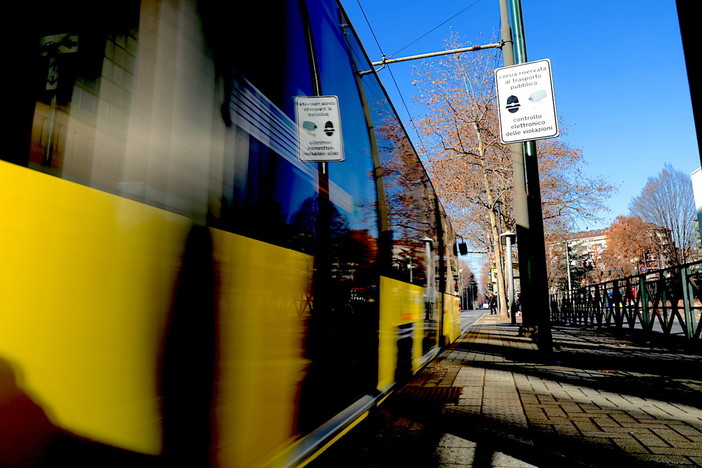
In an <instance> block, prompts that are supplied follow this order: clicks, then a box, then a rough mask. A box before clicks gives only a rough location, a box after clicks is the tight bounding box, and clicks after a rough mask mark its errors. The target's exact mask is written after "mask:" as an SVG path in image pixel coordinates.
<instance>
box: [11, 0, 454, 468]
mask: <svg viewBox="0 0 702 468" xmlns="http://www.w3.org/2000/svg"><path fill="white" fill-rule="evenodd" d="M25 3H28V5H26V6H24V7H22V6H17V8H20V9H21V11H19V12H13V14H12V18H13V22H16V24H18V25H19V26H20V27H19V28H17V29H18V30H19V32H17V33H16V34H15V35H14V36H13V37H12V41H11V42H12V44H8V45H7V47H6V48H5V50H4V54H5V55H4V60H5V63H7V64H10V66H9V67H8V68H7V69H6V71H5V72H4V73H3V75H4V76H3V78H2V80H3V82H4V84H5V86H3V90H4V93H5V99H4V103H3V109H2V110H3V111H4V113H5V116H6V118H5V119H3V121H4V124H3V127H2V132H3V135H2V142H3V145H2V147H0V159H2V161H0V192H1V195H0V201H1V202H2V212H3V216H2V221H1V223H2V224H1V231H0V232H1V236H2V237H1V242H0V259H1V266H0V275H1V277H2V278H1V279H0V288H1V290H0V466H23V467H24V466H42V467H43V466H74V467H75V466H91V467H95V466H101V467H105V466H120V467H123V466H132V467H138V466H145V467H146V466H148V467H150V466H172V465H175V464H176V463H177V464H178V466H191V467H200V466H203V467H205V466H216V467H259V466H295V465H303V464H305V463H306V461H308V460H310V459H311V458H312V457H314V456H315V454H317V453H319V451H320V450H322V449H323V448H324V447H325V446H327V445H328V444H329V443H331V442H332V441H334V440H335V439H337V438H338V437H339V436H341V435H342V434H344V433H345V432H346V431H348V430H350V428H352V427H353V426H354V425H355V424H357V423H358V422H359V421H360V420H362V419H363V418H364V417H365V415H367V413H368V411H370V410H371V409H372V408H373V407H374V406H375V405H377V404H378V403H379V402H380V401H381V400H382V399H383V398H384V397H385V396H387V395H388V394H389V393H390V392H392V391H393V389H395V388H396V387H397V385H398V384H400V383H402V382H403V381H405V380H406V379H407V378H409V377H410V376H411V375H413V374H414V373H416V372H417V371H418V370H419V369H420V368H421V367H422V366H423V365H425V364H426V363H427V362H428V361H429V360H431V359H432V358H434V357H435V356H436V355H437V354H438V352H439V351H440V350H441V349H442V347H444V346H446V345H447V344H449V343H451V342H452V341H454V340H455V339H456V338H457V337H458V335H459V333H460V314H459V300H458V297H457V285H456V278H457V275H458V265H457V260H456V257H455V254H454V250H455V237H454V234H453V232H452V229H451V226H450V224H449V221H448V219H447V217H446V215H445V213H444V212H443V210H442V207H441V204H440V202H439V200H438V198H437V196H436V194H435V192H434V190H433V188H432V185H431V183H430V181H429V179H428V177H427V174H426V172H425V170H424V168H423V167H422V165H421V163H420V160H419V159H418V157H417V155H416V152H415V151H414V149H413V147H412V144H411V143H410V141H409V139H408V137H407V135H406V133H405V130H404V129H403V127H402V125H401V123H400V121H399V119H398V117H397V114H396V112H395V110H394V108H393V107H392V105H391V103H390V102H389V100H388V97H387V94H386V93H385V91H384V89H383V87H382V85H381V83H380V81H379V79H378V77H377V75H376V73H375V72H374V71H373V68H372V66H371V64H370V61H369V60H368V58H367V56H366V54H365V52H364V51H363V48H362V47H361V44H360V43H359V40H358V38H357V36H356V34H355V33H354V30H353V29H352V27H351V25H350V24H349V21H348V18H347V17H346V15H345V13H344V11H343V9H342V6H341V5H340V4H339V3H338V2H337V1H335V0H297V1H293V0H278V1H265V2H236V1H231V2H223V1H219V0H201V1H188V0H141V1H138V0H123V1H119V2H108V3H100V6H99V8H98V7H97V5H96V4H95V3H94V2H90V1H87V0H66V1H60V2H56V1H51V2H49V1H43V0H42V1H39V2H25ZM13 34H14V33H13ZM314 96H335V97H336V102H337V103H338V105H337V106H336V108H335V110H336V111H338V114H339V116H340V117H339V119H340V120H339V121H338V122H336V124H337V125H336V128H335V130H337V131H338V133H337V135H339V136H340V139H341V142H342V143H343V144H342V145H341V146H342V147H343V158H340V160H333V161H320V160H307V159H304V158H301V157H300V155H301V154H302V148H301V143H300V142H301V141H302V136H301V135H303V132H308V133H312V134H313V138H319V139H323V138H324V136H322V134H321V133H320V134H319V135H318V136H315V135H314V132H317V131H318V132H322V131H323V130H327V131H329V126H328V125H326V122H325V120H327V118H326V117H324V116H321V118H322V120H321V121H320V122H319V125H317V124H314V125H307V124H306V122H307V121H305V122H300V118H299V115H298V114H296V101H298V102H299V98H300V97H314ZM296 115H297V116H296ZM311 115H312V114H309V115H308V118H311V117H310V116H311ZM331 121H333V118H330V120H328V122H331ZM313 123H314V122H313ZM341 146H340V149H341Z"/></svg>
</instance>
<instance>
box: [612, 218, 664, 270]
mask: <svg viewBox="0 0 702 468" xmlns="http://www.w3.org/2000/svg"><path fill="white" fill-rule="evenodd" d="M664 236H665V229H663V228H661V227H659V226H657V225H655V224H653V223H649V222H646V221H644V220H643V219H641V218H639V217H638V216H617V218H616V219H615V220H614V222H613V223H612V225H611V226H610V228H609V230H608V232H607V247H605V249H604V251H603V252H602V262H603V264H604V265H606V270H605V271H604V272H603V274H604V279H615V278H623V277H626V276H631V275H634V274H637V273H638V272H639V271H641V267H644V266H645V267H647V268H652V269H655V268H656V267H658V266H660V261H661V260H660V259H661V257H662V255H663V253H662V252H661V239H662V238H664Z"/></svg>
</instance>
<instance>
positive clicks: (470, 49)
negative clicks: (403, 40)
mask: <svg viewBox="0 0 702 468" xmlns="http://www.w3.org/2000/svg"><path fill="white" fill-rule="evenodd" d="M502 45H503V44H502V43H501V42H496V43H494V44H483V45H477V46H471V47H462V48H460V49H451V50H442V51H440V52H430V53H428V54H418V55H411V56H409V57H400V58H391V59H386V58H385V56H383V58H382V59H381V60H379V61H377V62H373V63H372V65H373V66H374V67H377V66H379V65H383V66H385V65H387V64H388V63H398V62H406V61H408V60H418V59H423V58H430V57H439V56H441V55H449V54H460V53H463V52H473V51H476V50H482V49H499V48H500V47H502Z"/></svg>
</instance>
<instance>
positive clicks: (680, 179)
mask: <svg viewBox="0 0 702 468" xmlns="http://www.w3.org/2000/svg"><path fill="white" fill-rule="evenodd" d="M629 212H630V214H631V215H634V216H638V217H640V218H641V219H642V220H644V221H647V222H649V223H652V224H655V225H656V226H660V227H661V228H663V229H664V237H663V238H662V239H661V244H662V247H663V249H664V255H665V257H666V258H667V259H668V260H669V261H670V264H671V265H682V264H684V263H687V262H689V261H691V260H692V259H693V257H694V256H695V250H696V249H695V246H696V243H697V240H696V237H695V219H696V217H697V213H696V211H695V201H694V195H693V191H692V182H691V180H690V177H689V176H688V175H687V174H685V173H684V172H681V171H678V170H676V169H674V168H673V167H672V166H671V165H670V164H666V165H665V166H664V167H663V170H662V171H661V172H660V173H659V174H658V175H657V176H656V177H650V178H649V179H648V182H647V183H646V185H645V186H644V188H643V190H642V191H641V194H640V195H639V196H638V197H634V198H633V199H632V200H631V203H630V204H629ZM671 265H667V266H671Z"/></svg>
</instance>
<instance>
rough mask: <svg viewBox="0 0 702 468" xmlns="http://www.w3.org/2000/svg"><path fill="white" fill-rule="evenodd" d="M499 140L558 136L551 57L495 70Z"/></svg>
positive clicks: (530, 139) (516, 141)
mask: <svg viewBox="0 0 702 468" xmlns="http://www.w3.org/2000/svg"><path fill="white" fill-rule="evenodd" d="M495 82H496V84H497V103H498V106H499V113H500V139H501V140H502V143H504V144H509V143H519V142H523V141H532V140H543V139H546V138H555V137H557V136H558V115H557V113H556V100H555V98H554V94H553V80H552V78H551V61H550V60H549V59H543V60H537V61H535V62H526V63H521V64H519V65H512V66H508V67H503V68H498V69H496V70H495Z"/></svg>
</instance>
